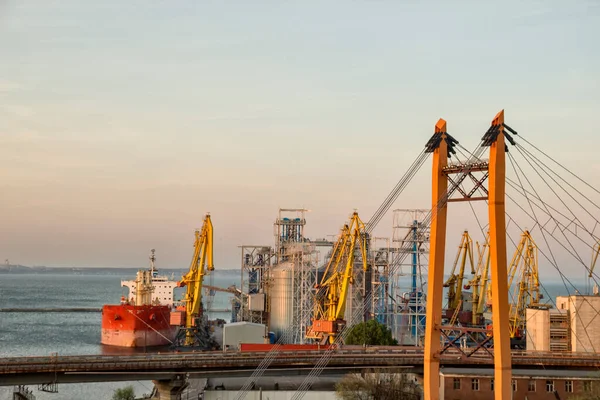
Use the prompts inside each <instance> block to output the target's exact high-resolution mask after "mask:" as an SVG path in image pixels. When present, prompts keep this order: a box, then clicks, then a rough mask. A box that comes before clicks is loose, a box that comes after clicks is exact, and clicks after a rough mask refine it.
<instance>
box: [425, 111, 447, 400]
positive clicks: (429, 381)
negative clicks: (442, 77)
mask: <svg viewBox="0 0 600 400" xmlns="http://www.w3.org/2000/svg"><path fill="white" fill-rule="evenodd" d="M435 132H436V133H440V134H441V135H442V140H441V142H440V145H439V146H438V148H437V149H435V150H434V152H433V169H432V193H431V196H432V212H433V216H432V220H431V233H430V239H431V248H430V256H429V271H428V284H427V311H426V314H425V315H426V316H425V318H426V319H425V321H426V322H425V355H424V356H425V357H424V366H423V367H424V373H425V379H424V383H423V385H424V389H425V400H438V399H439V396H440V392H439V390H440V387H439V386H440V385H439V381H440V359H439V352H440V344H441V343H440V340H441V339H440V336H441V331H440V325H441V323H442V285H443V283H444V256H445V252H446V217H447V203H446V202H444V203H443V204H442V205H441V207H439V208H438V202H439V201H440V199H441V198H443V197H444V196H446V194H447V190H448V178H447V177H446V176H445V175H444V174H443V173H442V169H443V168H444V167H445V166H446V165H447V164H448V145H447V143H446V141H445V140H444V139H445V138H446V121H444V120H443V119H440V120H439V121H438V123H437V124H436V125H435Z"/></svg>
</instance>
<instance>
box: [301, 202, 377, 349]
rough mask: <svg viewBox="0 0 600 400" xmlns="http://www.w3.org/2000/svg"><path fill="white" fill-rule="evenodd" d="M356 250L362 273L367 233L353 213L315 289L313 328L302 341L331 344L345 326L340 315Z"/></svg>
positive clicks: (365, 255)
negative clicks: (314, 340)
mask: <svg viewBox="0 0 600 400" xmlns="http://www.w3.org/2000/svg"><path fill="white" fill-rule="evenodd" d="M357 250H359V251H360V253H361V258H362V267H363V270H364V271H367V270H368V264H367V233H366V231H365V225H364V223H363V222H362V221H361V219H360V218H359V216H358V213H357V212H354V213H353V214H352V218H351V219H350V223H348V224H345V225H344V227H343V228H342V231H341V234H340V236H339V238H338V240H337V242H336V243H335V245H334V248H333V251H332V254H331V258H330V259H329V262H328V263H327V267H326V269H325V271H324V274H323V277H322V279H321V282H320V283H319V284H318V285H316V287H315V289H316V291H317V292H316V298H315V311H314V315H313V324H312V327H310V328H309V331H308V332H307V335H306V337H307V338H311V339H319V340H320V341H321V342H323V343H324V342H326V341H327V340H328V341H329V343H334V342H335V340H336V337H337V335H338V333H339V332H340V331H341V330H342V329H343V327H344V326H345V325H346V321H345V320H344V312H345V310H346V300H347V298H348V291H349V288H350V285H351V284H352V283H353V282H354V277H353V269H354V260H355V253H356V251H357Z"/></svg>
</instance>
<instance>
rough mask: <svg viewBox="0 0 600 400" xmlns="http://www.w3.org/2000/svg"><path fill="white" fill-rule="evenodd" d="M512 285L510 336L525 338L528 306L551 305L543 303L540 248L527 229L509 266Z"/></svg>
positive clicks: (509, 277) (509, 281)
mask: <svg viewBox="0 0 600 400" xmlns="http://www.w3.org/2000/svg"><path fill="white" fill-rule="evenodd" d="M515 278H517V281H515ZM513 281H515V284H514V285H513ZM511 286H512V287H513V294H512V302H511V304H510V313H509V322H510V327H509V332H510V337H511V338H513V339H514V338H523V337H524V334H525V317H526V312H527V308H548V307H549V306H548V305H547V304H542V303H541V299H542V298H543V295H542V294H541V293H540V279H539V273H538V248H537V245H536V244H535V242H534V241H533V238H532V237H531V234H530V233H529V231H527V230H526V231H524V232H523V233H522V234H521V240H520V241H519V244H518V246H517V250H516V251H515V254H514V256H513V258H512V260H511V262H510V265H509V268H508V287H509V288H510V287H511Z"/></svg>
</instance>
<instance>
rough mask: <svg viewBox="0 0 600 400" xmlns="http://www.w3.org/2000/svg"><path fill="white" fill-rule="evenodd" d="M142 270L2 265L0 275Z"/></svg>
mask: <svg viewBox="0 0 600 400" xmlns="http://www.w3.org/2000/svg"><path fill="white" fill-rule="evenodd" d="M140 269H144V268H119V267H114V268H111V267H79V268H76V267H46V266H34V267H29V266H26V265H12V264H8V265H7V264H0V274H48V273H54V274H73V273H77V274H86V275H87V274H92V275H94V274H106V273H119V274H121V273H123V274H129V275H131V274H133V275H135V273H136V272H137V271H139V270H140ZM184 271H187V269H182V268H159V272H160V273H161V274H165V275H170V274H171V273H183V272H184ZM219 271H220V272H221V271H223V272H225V271H227V272H230V271H231V272H236V273H239V272H240V270H239V269H219Z"/></svg>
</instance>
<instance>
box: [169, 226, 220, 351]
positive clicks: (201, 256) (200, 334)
mask: <svg viewBox="0 0 600 400" xmlns="http://www.w3.org/2000/svg"><path fill="white" fill-rule="evenodd" d="M213 270H214V265H213V226H212V222H211V219H210V215H209V214H206V216H205V217H204V222H203V224H202V228H201V229H200V230H196V232H195V241H194V255H193V257H192V262H191V263H190V268H189V271H188V272H187V273H186V274H185V275H183V277H182V278H181V280H180V281H179V282H178V286H179V287H186V292H185V297H184V299H183V307H184V311H185V328H182V329H181V330H180V334H178V337H180V339H183V337H181V336H183V332H185V340H183V344H184V345H185V346H194V345H201V346H204V345H205V344H206V341H207V340H208V338H207V337H206V336H207V335H206V334H207V332H208V330H207V328H206V326H205V325H206V324H205V321H204V315H203V308H202V284H203V281H204V276H205V275H208V274H209V273H210V271H213Z"/></svg>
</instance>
